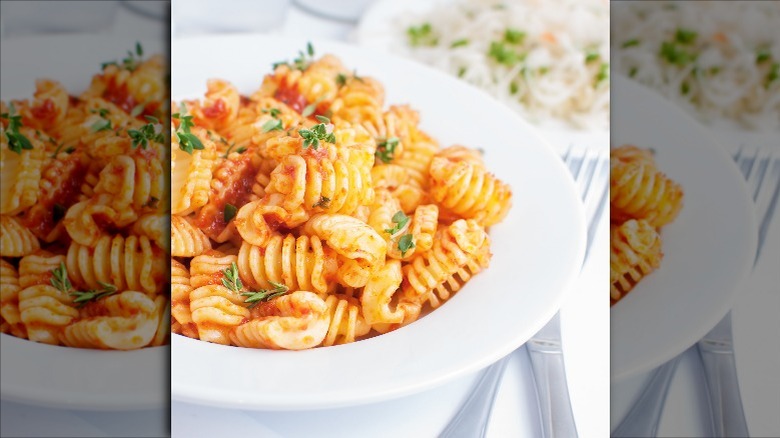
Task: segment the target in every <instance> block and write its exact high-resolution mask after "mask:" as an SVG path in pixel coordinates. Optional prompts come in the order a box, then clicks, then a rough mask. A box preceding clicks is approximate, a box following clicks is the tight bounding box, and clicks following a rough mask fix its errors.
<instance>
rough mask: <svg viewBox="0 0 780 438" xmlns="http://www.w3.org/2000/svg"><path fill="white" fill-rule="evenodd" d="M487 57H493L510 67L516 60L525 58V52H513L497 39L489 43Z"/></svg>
mask: <svg viewBox="0 0 780 438" xmlns="http://www.w3.org/2000/svg"><path fill="white" fill-rule="evenodd" d="M488 57H490V58H493V59H495V60H496V62H498V63H499V64H503V65H506V66H507V67H512V66H514V65H516V64H517V63H518V62H520V61H522V60H524V59H525V54H520V53H517V52H515V51H514V50H513V49H511V48H509V47H507V46H506V45H505V44H504V43H502V42H499V41H493V42H492V43H490V50H488Z"/></svg>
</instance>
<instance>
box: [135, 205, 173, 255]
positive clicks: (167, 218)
mask: <svg viewBox="0 0 780 438" xmlns="http://www.w3.org/2000/svg"><path fill="white" fill-rule="evenodd" d="M172 221H173V218H172V217H171V215H170V214H168V213H148V214H145V215H143V216H141V217H139V218H138V220H137V221H135V223H134V224H133V227H132V229H131V232H132V233H133V234H135V235H136V236H146V237H148V238H149V240H151V241H152V242H154V244H155V245H157V247H158V248H161V249H162V250H163V251H165V252H166V253H170V252H171V240H173V238H172V236H171V237H170V238H169V237H168V233H167V231H168V228H173V224H172ZM172 232H173V231H172V230H171V233H172Z"/></svg>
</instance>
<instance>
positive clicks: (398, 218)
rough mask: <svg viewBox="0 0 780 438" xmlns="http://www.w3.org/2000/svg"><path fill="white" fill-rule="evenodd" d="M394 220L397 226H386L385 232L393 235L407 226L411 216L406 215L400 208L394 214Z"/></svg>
mask: <svg viewBox="0 0 780 438" xmlns="http://www.w3.org/2000/svg"><path fill="white" fill-rule="evenodd" d="M392 220H393V223H394V224H395V226H393V228H386V229H385V233H388V234H390V235H391V236H392V235H394V234H396V233H397V232H399V231H401V230H402V229H403V228H404V227H405V226H406V224H407V223H409V220H410V218H409V216H407V215H405V214H404V212H403V211H401V210H398V211H397V212H396V213H395V214H394V215H393V219H392Z"/></svg>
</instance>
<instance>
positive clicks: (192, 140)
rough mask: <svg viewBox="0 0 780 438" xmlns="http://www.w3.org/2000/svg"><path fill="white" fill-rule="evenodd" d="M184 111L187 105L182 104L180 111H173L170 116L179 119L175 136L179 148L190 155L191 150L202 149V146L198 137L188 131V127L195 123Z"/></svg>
mask: <svg viewBox="0 0 780 438" xmlns="http://www.w3.org/2000/svg"><path fill="white" fill-rule="evenodd" d="M186 113H187V107H186V106H185V105H184V104H182V105H181V112H178V113H174V114H172V115H171V117H172V118H174V119H179V121H180V123H179V129H177V130H176V137H178V138H179V149H181V150H183V151H184V152H186V153H188V154H190V155H192V152H193V150H195V149H204V147H203V143H202V142H201V141H200V139H199V138H198V137H197V136H196V135H195V134H193V133H192V132H190V128H192V127H193V126H195V123H194V122H193V121H192V116H189V115H185V114H186Z"/></svg>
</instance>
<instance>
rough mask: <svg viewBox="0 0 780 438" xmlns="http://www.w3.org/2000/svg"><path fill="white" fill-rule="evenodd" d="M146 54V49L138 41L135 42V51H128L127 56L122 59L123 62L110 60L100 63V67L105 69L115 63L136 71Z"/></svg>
mask: <svg viewBox="0 0 780 438" xmlns="http://www.w3.org/2000/svg"><path fill="white" fill-rule="evenodd" d="M143 56H144V49H143V47H141V43H139V42H136V43H135V53H133V51H132V50H128V51H127V57H125V58H124V59H122V63H121V64H120V63H118V62H117V61H109V62H104V63H102V64H100V69H101V70H105V68H106V67H108V66H109V65H115V66H117V67H120V68H125V69H126V70H128V71H134V70H135V69H136V68H138V65H139V64H141V57H143Z"/></svg>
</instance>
